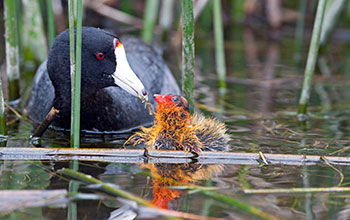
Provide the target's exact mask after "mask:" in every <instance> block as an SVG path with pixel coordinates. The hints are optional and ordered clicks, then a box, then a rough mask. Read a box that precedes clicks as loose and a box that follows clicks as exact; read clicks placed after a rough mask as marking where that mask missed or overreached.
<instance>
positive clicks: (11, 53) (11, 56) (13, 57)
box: [0, 0, 20, 114]
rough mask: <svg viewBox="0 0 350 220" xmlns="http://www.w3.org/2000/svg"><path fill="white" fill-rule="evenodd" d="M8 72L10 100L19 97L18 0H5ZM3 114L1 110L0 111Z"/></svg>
mask: <svg viewBox="0 0 350 220" xmlns="http://www.w3.org/2000/svg"><path fill="white" fill-rule="evenodd" d="M4 15H5V42H6V74H7V77H8V81H9V100H15V99H17V98H19V77H20V73H19V52H18V36H17V34H18V33H17V17H16V1H13V0H5V2H4ZM0 114H1V112H0Z"/></svg>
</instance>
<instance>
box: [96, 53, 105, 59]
mask: <svg viewBox="0 0 350 220" xmlns="http://www.w3.org/2000/svg"><path fill="white" fill-rule="evenodd" d="M96 58H97V59H99V60H102V59H103V58H105V55H104V53H101V52H99V53H96Z"/></svg>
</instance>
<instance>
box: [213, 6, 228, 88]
mask: <svg viewBox="0 0 350 220" xmlns="http://www.w3.org/2000/svg"><path fill="white" fill-rule="evenodd" d="M213 14H214V36H215V60H216V72H217V74H218V80H219V88H220V89H225V88H226V80H225V79H226V62H225V48H224V31H223V29H222V18H221V17H222V12H221V0H214V1H213Z"/></svg>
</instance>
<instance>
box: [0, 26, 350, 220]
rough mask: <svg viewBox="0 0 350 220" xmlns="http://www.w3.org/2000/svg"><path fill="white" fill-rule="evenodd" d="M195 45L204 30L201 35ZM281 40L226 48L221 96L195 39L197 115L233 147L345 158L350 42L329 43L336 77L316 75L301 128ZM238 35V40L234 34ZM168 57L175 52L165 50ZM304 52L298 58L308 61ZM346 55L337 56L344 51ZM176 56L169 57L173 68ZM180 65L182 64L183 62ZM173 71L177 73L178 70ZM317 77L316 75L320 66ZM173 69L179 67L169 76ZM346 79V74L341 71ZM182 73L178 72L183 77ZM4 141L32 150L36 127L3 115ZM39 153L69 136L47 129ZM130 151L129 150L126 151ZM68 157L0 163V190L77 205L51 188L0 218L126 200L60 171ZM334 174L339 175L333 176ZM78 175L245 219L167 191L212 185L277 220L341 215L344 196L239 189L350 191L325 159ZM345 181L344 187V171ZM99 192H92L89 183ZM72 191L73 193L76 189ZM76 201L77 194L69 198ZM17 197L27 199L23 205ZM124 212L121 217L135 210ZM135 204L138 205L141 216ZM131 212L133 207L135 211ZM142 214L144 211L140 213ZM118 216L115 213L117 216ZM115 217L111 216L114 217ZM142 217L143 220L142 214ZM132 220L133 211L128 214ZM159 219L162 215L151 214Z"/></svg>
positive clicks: (296, 70)
mask: <svg viewBox="0 0 350 220" xmlns="http://www.w3.org/2000/svg"><path fill="white" fill-rule="evenodd" d="M198 35H199V36H198V39H203V38H201V37H200V32H199V33H198ZM285 35H286V36H284V37H283V38H282V39H281V40H280V41H278V42H272V41H271V42H270V41H266V40H264V39H263V38H261V36H259V33H256V32H254V31H251V30H243V32H242V33H241V36H244V37H243V38H242V39H232V40H227V42H225V45H226V53H227V61H228V62H227V64H228V75H227V90H226V92H224V93H223V92H220V90H219V89H218V86H217V85H218V83H217V81H216V75H215V74H214V70H215V68H214V65H215V63H214V62H215V59H214V57H213V45H212V44H211V43H204V42H202V41H201V40H198V42H196V43H197V48H196V51H197V56H196V64H197V73H196V74H197V75H196V80H197V81H196V83H197V88H196V97H197V99H196V101H197V110H198V112H201V113H202V114H204V115H206V116H208V117H216V118H218V119H219V120H221V121H223V122H225V124H226V126H227V128H228V132H229V134H230V135H231V138H232V140H231V142H230V146H231V149H230V151H232V152H259V151H261V152H263V153H281V154H311V155H334V156H349V149H350V148H349V146H350V140H349V133H350V126H349V118H350V111H349V110H348V109H349V106H350V102H349V100H350V99H349V96H350V90H349V89H348V88H349V85H350V80H349V79H350V78H349V76H348V73H347V72H348V67H347V65H346V62H345V61H346V59H348V56H347V54H346V53H345V49H344V48H345V46H346V45H347V43H346V42H342V41H334V42H333V43H332V48H331V53H330V56H331V59H332V62H330V63H329V65H330V69H331V70H332V76H331V77H327V75H321V74H320V75H317V76H316V77H315V86H314V89H313V91H312V97H311V104H310V106H309V111H310V112H311V113H312V114H310V117H309V118H308V119H307V121H306V123H305V124H304V125H303V124H301V123H300V122H298V120H297V116H296V114H295V112H296V111H297V102H298V98H299V92H300V87H301V82H302V74H303V69H302V67H303V65H302V64H301V65H300V64H295V62H294V60H293V55H294V54H293V53H294V51H293V47H291V46H290V45H293V38H292V36H289V35H288V32H286V33H285ZM234 37H235V38H236V36H234ZM169 54H172V53H171V52H169ZM305 54H306V48H304V50H303V53H302V55H303V56H305ZM341 54H342V55H341ZM174 60H175V59H170V58H169V61H168V62H169V63H170V66H172V67H174V66H176V65H177V64H176V63H174ZM180 60H181V59H180ZM174 69H176V68H174ZM317 71H319V70H317ZM175 72H176V70H175ZM345 73H347V74H345ZM179 75H180V74H179ZM8 121H9V122H10V128H9V136H8V138H7V141H5V140H3V139H0V143H1V144H2V145H3V146H5V145H6V147H32V144H31V141H30V139H29V136H30V135H31V132H32V124H31V122H30V121H28V120H26V119H18V118H16V116H15V115H14V114H12V113H9V117H8ZM128 135H129V134H127V135H122V134H121V135H117V136H111V135H106V136H103V137H101V136H100V137H92V136H91V135H87V136H85V137H83V140H84V142H85V143H84V144H83V145H82V147H95V148H97V147H103V148H105V147H108V148H111V147H112V148H122V144H123V143H124V142H125V140H126V139H127V137H128ZM41 144H42V145H43V146H45V147H50V146H51V147H67V146H69V140H68V139H67V136H65V135H63V134H62V133H60V132H53V131H51V132H48V133H46V134H45V136H44V138H43V139H42V142H41ZM129 147H130V146H129ZM70 166H72V164H71V161H50V160H39V161H28V160H25V155H23V158H19V159H18V160H15V161H7V160H3V161H1V164H0V170H1V173H0V175H1V178H0V188H1V189H2V190H9V189H23V190H32V189H38V190H55V189H65V190H68V191H70V192H75V191H78V192H79V193H80V194H78V195H77V197H75V199H74V200H73V199H70V200H68V199H66V197H65V196H66V194H65V193H64V192H61V191H60V193H61V194H60V195H61V197H60V196H57V195H56V196H55V197H54V198H55V199H53V198H52V197H51V199H47V198H46V197H45V196H46V195H50V191H41V192H42V195H41V196H39V197H35V198H31V197H30V195H31V194H30V193H28V194H23V198H21V199H20V198H18V199H13V200H11V201H10V200H9V199H8V200H6V201H8V202H7V203H5V204H3V203H0V211H1V212H0V213H1V217H0V218H1V219H67V218H68V216H71V217H72V218H73V219H74V216H75V217H76V219H107V218H108V217H109V216H110V214H111V212H113V211H115V210H117V209H119V211H120V210H121V209H120V208H121V207H123V209H124V208H125V207H126V206H127V205H126V204H128V203H127V202H125V201H120V200H116V199H115V198H114V197H110V196H108V195H107V194H105V193H101V192H100V191H98V190H96V189H94V187H91V186H86V185H84V184H82V183H80V182H78V181H73V180H71V179H70V178H67V177H66V176H62V175H58V174H56V171H57V170H59V169H61V168H63V167H70ZM336 169H338V170H336ZM79 171H81V172H83V173H86V174H89V175H92V176H94V177H96V178H98V179H100V180H102V181H104V182H108V183H111V184H114V185H115V186H117V187H119V188H120V189H123V190H125V191H127V192H130V193H132V194H133V195H137V196H140V197H143V198H144V199H147V200H149V201H153V202H154V203H155V204H157V205H158V206H160V207H164V208H169V209H173V210H177V211H181V212H186V213H192V214H196V215H202V216H212V217H222V218H236V219H251V218H253V217H254V218H257V217H256V216H254V215H252V213H249V212H245V211H243V210H242V209H240V208H237V207H234V206H230V205H227V204H225V203H223V202H218V201H216V200H214V199H213V198H211V197H208V196H205V195H202V194H200V193H198V192H197V193H196V192H192V191H185V190H181V191H178V190H174V189H171V188H169V187H168V185H169V183H168V181H165V180H164V179H159V178H156V176H162V177H165V178H168V179H169V178H173V180H172V183H173V185H177V186H179V185H189V184H195V185H196V186H205V187H217V190H216V191H215V192H219V193H221V194H224V195H227V196H230V197H232V198H233V199H236V200H239V201H241V202H242V203H246V204H249V205H251V206H254V207H257V208H259V209H260V210H263V211H264V212H266V213H268V214H270V215H273V216H276V217H277V218H283V219H347V218H349V216H350V214H349V205H350V200H349V195H348V193H347V192H343V193H294V194H293V193H284V194H277V193H276V194H273V193H270V194H246V193H244V192H243V189H276V188H282V189H288V188H293V187H333V186H337V185H339V184H341V186H348V185H349V181H350V179H349V177H348V176H349V174H350V169H349V167H347V166H336V167H331V166H329V165H327V164H326V163H323V164H321V163H320V164H318V165H312V166H292V165H263V164H260V165H234V164H233V165H220V164H215V165H201V164H198V163H186V164H153V163H136V164H133V163H128V164H123V163H105V162H93V161H79ZM340 173H342V174H343V175H344V180H343V181H342V182H340V181H341V175H340ZM95 187H96V186H95ZM77 188H78V190H76V189H77ZM70 198H74V197H70ZM22 199H28V200H25V201H22ZM128 209H129V212H125V210H127V208H125V210H124V213H129V214H130V213H132V212H130V208H128ZM139 209H140V208H136V210H139ZM131 210H132V209H131ZM140 210H141V209H140ZM117 212H118V211H117ZM114 213H115V212H114ZM138 214H139V217H140V218H143V217H145V214H146V213H145V211H140V213H138ZM130 215H132V214H130ZM151 218H154V219H158V216H154V213H153V215H151Z"/></svg>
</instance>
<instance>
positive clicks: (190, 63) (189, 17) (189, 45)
mask: <svg viewBox="0 0 350 220" xmlns="http://www.w3.org/2000/svg"><path fill="white" fill-rule="evenodd" d="M182 46H183V51H182V92H183V94H184V96H185V98H186V99H187V101H188V103H189V109H190V113H191V114H192V113H193V112H194V95H193V93H194V22H193V2H192V0H183V1H182Z"/></svg>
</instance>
